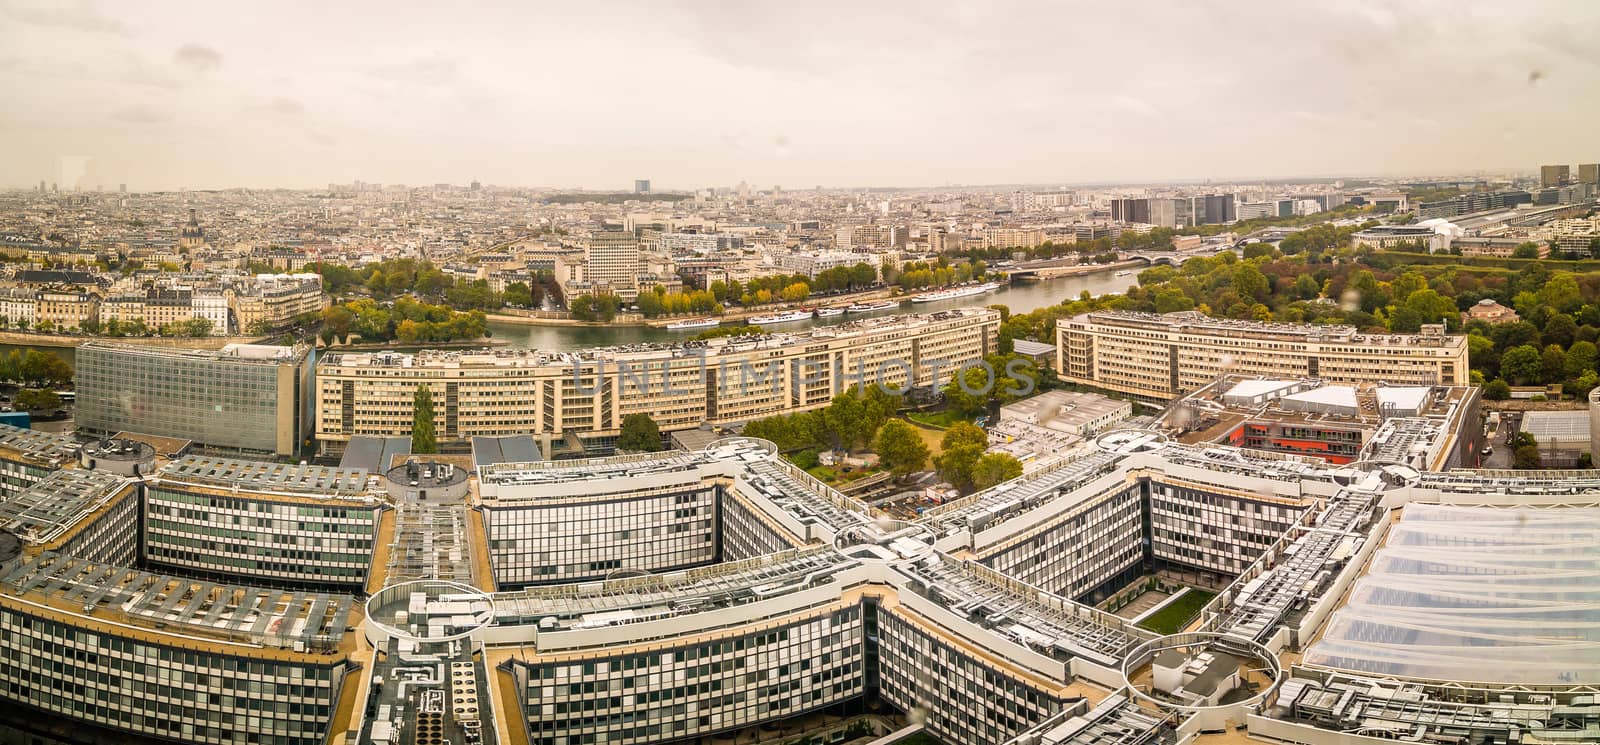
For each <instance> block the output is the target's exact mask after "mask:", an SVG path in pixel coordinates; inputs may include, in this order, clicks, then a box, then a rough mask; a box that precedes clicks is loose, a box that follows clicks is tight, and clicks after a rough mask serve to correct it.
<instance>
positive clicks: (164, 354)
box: [75, 342, 314, 456]
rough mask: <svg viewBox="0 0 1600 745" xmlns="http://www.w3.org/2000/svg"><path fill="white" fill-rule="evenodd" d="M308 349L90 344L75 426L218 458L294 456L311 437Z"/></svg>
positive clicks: (82, 350) (79, 377)
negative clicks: (229, 454)
mask: <svg viewBox="0 0 1600 745" xmlns="http://www.w3.org/2000/svg"><path fill="white" fill-rule="evenodd" d="M313 361H314V360H313V354H312V352H311V350H310V349H309V348H307V347H278V346H265V345H251V344H230V345H228V346H226V347H223V348H222V349H221V350H217V351H207V350H192V349H163V348H158V347H141V346H129V345H119V344H110V343H105V342H90V343H87V344H84V345H83V346H81V347H79V348H78V356H77V362H78V364H77V374H76V377H75V383H76V387H77V391H78V405H77V414H76V416H77V424H78V427H79V428H81V429H84V430H87V431H89V432H94V433H99V434H115V433H117V432H141V433H144V434H150V435H158V436H162V437H174V438H178V439H183V440H193V441H195V442H197V443H199V444H201V445H204V446H207V447H213V448H218V449H223V450H237V451H244V452H255V453H273V454H277V455H286V456H292V455H296V454H298V453H299V452H300V450H301V447H302V446H303V443H304V442H305V439H306V437H307V436H308V435H309V434H310V427H311V422H312V409H311V407H310V406H309V397H310V395H311V387H312V378H311V375H312V371H313V368H312V365H313Z"/></svg>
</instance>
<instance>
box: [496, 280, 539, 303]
mask: <svg viewBox="0 0 1600 745" xmlns="http://www.w3.org/2000/svg"><path fill="white" fill-rule="evenodd" d="M502 299H504V300H505V303H506V305H514V306H517V307H519V308H528V307H532V306H533V288H531V287H529V286H528V283H527V282H512V283H511V284H509V285H506V291H505V294H504V297H503V298H502Z"/></svg>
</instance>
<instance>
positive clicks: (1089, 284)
mask: <svg viewBox="0 0 1600 745" xmlns="http://www.w3.org/2000/svg"><path fill="white" fill-rule="evenodd" d="M1137 281H1138V277H1137V276H1135V275H1132V274H1130V275H1124V276H1121V277H1119V276H1117V275H1116V273H1115V272H1112V271H1104V272H1095V273H1094V274H1085V275H1082V276H1075V277H1061V278H1058V279H1050V280H1044V281H1042V282H1029V283H1024V284H1015V285H1009V286H1005V287H1001V288H1000V289H998V290H996V291H994V292H991V293H987V294H983V295H975V296H972V297H964V298H958V299H955V300H945V301H941V302H934V303H912V302H910V301H909V300H908V301H906V302H903V303H901V304H900V308H899V310H896V311H888V310H886V311H882V312H880V313H877V314H875V315H886V314H889V313H930V312H932V311H936V310H947V309H950V308H962V307H968V306H984V305H1004V306H1006V307H1008V308H1010V309H1011V312H1013V313H1027V312H1029V311H1033V310H1038V309H1039V308H1043V307H1046V306H1050V305H1055V304H1057V303H1060V302H1061V301H1063V300H1067V299H1071V298H1076V297H1078V296H1079V295H1080V294H1082V293H1083V292H1084V291H1088V293H1089V294H1091V295H1104V294H1107V293H1116V292H1122V291H1123V290H1126V289H1128V288H1129V287H1132V286H1133V285H1134V284H1135V283H1136V282H1137ZM858 318H861V316H860V315H857V314H846V315H842V316H835V317H833V318H813V319H812V320H810V321H805V322H799V323H786V324H783V325H781V326H777V327H775V328H777V329H779V330H782V331H798V330H801V329H805V328H810V327H812V326H831V325H835V324H840V323H845V322H848V321H851V320H855V319H858ZM703 330H704V329H688V330H683V331H670V330H667V329H664V328H654V327H648V326H528V325H523V324H518V323H494V322H491V323H490V324H489V333H491V334H493V336H494V338H496V339H504V340H505V341H508V342H510V343H511V346H513V347H524V348H529V349H550V350H557V351H566V350H573V349H583V348H586V347H602V346H610V345H614V344H633V343H637V342H662V341H672V340H674V339H687V338H689V337H691V336H694V335H695V334H697V333H699V332H700V331H703Z"/></svg>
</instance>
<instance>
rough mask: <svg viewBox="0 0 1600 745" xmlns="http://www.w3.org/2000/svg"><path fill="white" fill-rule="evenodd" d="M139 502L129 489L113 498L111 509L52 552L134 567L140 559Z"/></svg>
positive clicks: (107, 509) (134, 493) (133, 492)
mask: <svg viewBox="0 0 1600 745" xmlns="http://www.w3.org/2000/svg"><path fill="white" fill-rule="evenodd" d="M138 524H139V499H138V497H137V496H136V492H135V491H134V490H132V489H129V490H127V491H126V492H124V493H123V495H122V496H119V497H114V498H113V501H112V502H111V504H110V506H109V507H107V508H106V511H105V512H104V513H102V514H101V515H100V516H98V517H96V518H94V520H93V521H92V522H89V523H87V524H85V525H84V526H83V527H81V528H80V529H79V530H78V532H77V533H76V534H74V535H73V536H72V537H71V538H69V539H67V540H66V541H65V542H63V543H62V544H61V546H60V547H58V548H56V549H55V550H56V551H57V552H59V553H63V554H67V555H68V556H77V557H80V558H82V559H84V560H86V561H96V562H101V563H105V564H110V565H113V566H121V567H129V566H133V565H134V563H135V562H137V561H138V558H139V531H138V529H137V526H138Z"/></svg>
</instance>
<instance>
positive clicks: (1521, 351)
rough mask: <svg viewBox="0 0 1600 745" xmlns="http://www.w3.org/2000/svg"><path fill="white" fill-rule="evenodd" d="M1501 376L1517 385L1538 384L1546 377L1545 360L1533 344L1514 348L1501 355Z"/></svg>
mask: <svg viewBox="0 0 1600 745" xmlns="http://www.w3.org/2000/svg"><path fill="white" fill-rule="evenodd" d="M1500 374H1501V376H1502V377H1504V378H1505V379H1507V380H1509V381H1511V382H1512V383H1515V384H1517V385H1525V384H1527V383H1530V382H1537V381H1538V380H1540V379H1541V378H1542V377H1543V376H1544V359H1543V356H1542V355H1541V354H1540V353H1539V350H1538V349H1537V348H1535V347H1534V346H1533V345H1531V344H1523V345H1521V346H1517V347H1512V348H1511V349H1508V350H1506V352H1505V354H1502V355H1500Z"/></svg>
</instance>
